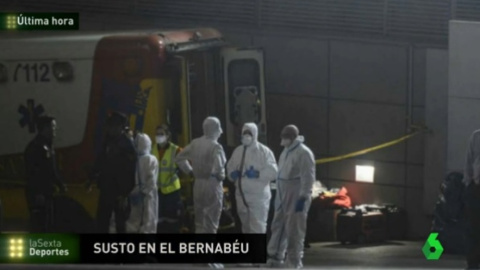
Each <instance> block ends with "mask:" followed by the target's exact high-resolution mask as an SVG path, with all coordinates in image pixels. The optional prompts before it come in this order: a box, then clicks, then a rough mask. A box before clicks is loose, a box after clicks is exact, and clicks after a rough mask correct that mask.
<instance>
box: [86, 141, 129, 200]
mask: <svg viewBox="0 0 480 270" xmlns="http://www.w3.org/2000/svg"><path fill="white" fill-rule="evenodd" d="M136 165H137V154H136V151H135V147H134V145H133V142H132V141H131V140H130V139H129V138H128V137H127V136H126V135H125V134H122V135H121V136H119V137H118V138H116V139H113V140H107V141H106V142H105V143H104V144H103V146H102V151H101V152H100V154H99V156H98V157H97V160H96V162H95V165H94V168H93V172H92V178H93V179H92V180H96V181H97V185H98V188H99V189H100V191H101V192H107V193H108V194H111V195H112V196H127V195H128V194H130V192H131V191H132V190H133V188H134V187H135V171H136Z"/></svg>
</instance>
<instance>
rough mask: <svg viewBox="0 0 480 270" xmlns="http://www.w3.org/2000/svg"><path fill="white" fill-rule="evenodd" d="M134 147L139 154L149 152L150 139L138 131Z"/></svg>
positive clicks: (150, 146)
mask: <svg viewBox="0 0 480 270" xmlns="http://www.w3.org/2000/svg"><path fill="white" fill-rule="evenodd" d="M135 148H136V149H137V153H138V154H139V155H146V154H148V153H150V150H151V148H152V140H150V137H148V135H147V134H145V133H138V134H137V136H136V137H135Z"/></svg>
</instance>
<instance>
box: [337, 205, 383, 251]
mask: <svg viewBox="0 0 480 270" xmlns="http://www.w3.org/2000/svg"><path fill="white" fill-rule="evenodd" d="M386 237H387V226H386V219H385V215H384V214H383V213H382V212H380V211H374V212H363V211H362V210H360V209H343V210H342V211H341V212H340V213H339V214H338V216H337V240H338V241H340V242H341V243H342V244H346V243H359V244H363V243H371V242H382V241H385V240H386Z"/></svg>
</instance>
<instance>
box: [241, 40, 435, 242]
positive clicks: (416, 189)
mask: <svg viewBox="0 0 480 270" xmlns="http://www.w3.org/2000/svg"><path fill="white" fill-rule="evenodd" d="M239 40H246V41H247V40H250V39H249V38H245V37H242V38H241V39H239ZM249 45H255V46H262V47H264V48H265V51H266V53H267V55H266V70H267V74H266V76H267V79H266V81H267V91H268V92H269V95H268V103H267V106H268V110H269V121H270V123H269V128H270V130H269V131H268V132H269V141H270V142H271V143H270V145H271V147H272V149H273V150H274V151H275V152H276V153H277V156H278V154H279V153H280V151H281V149H280V147H279V146H278V141H279V139H278V137H279V132H280V128H281V127H282V126H283V125H285V124H288V123H295V124H297V125H298V126H299V128H300V131H301V133H302V134H303V135H305V137H306V140H307V144H308V145H309V146H310V147H311V148H312V150H313V151H314V153H315V155H316V157H317V158H321V157H327V156H337V155H342V154H345V153H350V152H353V151H357V150H361V149H364V148H368V147H371V146H375V145H377V144H380V143H383V142H386V141H389V140H392V139H396V138H398V137H401V136H402V135H404V134H405V132H406V128H407V119H406V118H407V112H408V109H407V103H408V98H407V97H408V87H409V83H410V81H409V80H412V81H411V83H412V86H413V91H414V92H413V93H414V95H413V104H414V107H413V109H412V112H413V115H412V120H413V123H414V124H417V125H419V124H423V123H425V120H424V119H425V117H424V116H425V109H424V105H425V85H426V50H425V49H420V48H419V49H415V50H414V53H413V61H414V62H413V65H412V66H413V74H414V75H413V77H412V78H410V77H409V72H408V71H409V69H408V67H409V54H408V49H409V48H408V46H406V45H404V46H402V45H392V44H383V43H373V42H353V41H333V40H322V39H320V40H319V39H311V38H310V39H306V38H298V39H289V38H288V37H282V36H262V37H254V41H253V44H249ZM285 112H288V113H287V114H285ZM423 149H424V138H423V137H422V135H419V136H417V137H414V138H413V139H411V140H410V141H408V142H407V143H401V144H398V145H395V146H392V147H390V148H386V149H383V150H380V151H377V152H373V153H371V154H367V155H364V156H361V157H358V158H353V159H348V160H343V161H338V162H334V163H330V164H325V165H322V166H318V168H317V170H318V173H317V178H318V179H319V180H321V181H322V182H323V183H324V184H326V185H327V186H329V187H341V186H345V187H347V189H348V190H349V193H350V196H351V198H352V200H353V202H354V203H355V204H362V203H395V204H398V205H401V206H403V207H405V208H406V209H407V211H408V214H409V229H410V237H412V238H419V237H423V236H425V235H426V234H427V233H428V230H429V227H430V219H429V218H428V217H427V215H426V214H425V212H424V211H423V208H422V207H419V206H422V205H423V193H424V191H423V187H424V181H423V180H424V172H423V168H424V166H423V164H424V151H423ZM365 161H368V162H373V163H374V165H375V170H376V173H375V184H364V183H356V182H355V165H356V164H360V163H362V162H365Z"/></svg>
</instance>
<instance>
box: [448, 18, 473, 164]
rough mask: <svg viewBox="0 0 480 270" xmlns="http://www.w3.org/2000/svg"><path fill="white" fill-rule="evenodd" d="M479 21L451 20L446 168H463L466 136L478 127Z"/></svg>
mask: <svg viewBox="0 0 480 270" xmlns="http://www.w3.org/2000/svg"><path fill="white" fill-rule="evenodd" d="M479 47H480V23H478V22H456V21H453V22H451V23H450V37H449V77H448V78H449V86H448V159H447V169H448V170H449V171H452V170H462V169H463V166H464V161H465V152H466V149H467V142H468V138H469V136H470V135H471V133H472V132H473V131H474V130H476V129H478V128H480V91H479V89H480V79H479V76H478V73H479V71H480V54H479V53H478V48H479Z"/></svg>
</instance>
